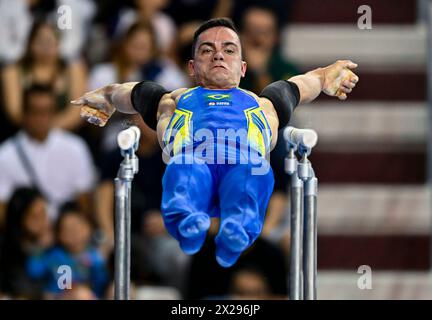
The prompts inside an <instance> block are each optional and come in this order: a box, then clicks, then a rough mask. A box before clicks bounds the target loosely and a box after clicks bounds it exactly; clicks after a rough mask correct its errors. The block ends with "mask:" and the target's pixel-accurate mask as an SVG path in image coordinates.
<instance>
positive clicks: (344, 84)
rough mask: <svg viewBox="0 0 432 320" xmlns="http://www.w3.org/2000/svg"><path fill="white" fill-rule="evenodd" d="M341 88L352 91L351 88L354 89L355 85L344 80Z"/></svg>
mask: <svg viewBox="0 0 432 320" xmlns="http://www.w3.org/2000/svg"><path fill="white" fill-rule="evenodd" d="M342 86H344V87H345V88H348V89H352V88H354V87H355V83H354V82H351V81H348V80H344V81H343V82H342Z"/></svg>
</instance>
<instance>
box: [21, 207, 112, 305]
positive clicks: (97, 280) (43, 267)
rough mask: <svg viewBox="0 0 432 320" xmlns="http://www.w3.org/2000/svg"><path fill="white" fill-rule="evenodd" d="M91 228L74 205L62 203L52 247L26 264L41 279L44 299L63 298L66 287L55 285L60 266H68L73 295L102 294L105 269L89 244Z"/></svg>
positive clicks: (100, 258)
mask: <svg viewBox="0 0 432 320" xmlns="http://www.w3.org/2000/svg"><path fill="white" fill-rule="evenodd" d="M92 231H93V228H92V224H91V223H90V221H89V220H88V218H87V217H86V215H84V214H83V213H82V212H80V211H79V209H78V207H77V206H75V205H73V204H71V203H68V204H65V205H64V206H63V208H62V210H61V213H60V216H59V218H58V220H57V223H56V229H55V236H56V242H55V246H54V247H53V248H51V249H48V250H46V251H45V252H43V253H41V254H36V255H33V256H32V257H30V259H29V261H28V264H27V268H28V273H29V275H30V276H31V277H32V278H35V279H44V280H45V297H46V298H48V299H55V298H57V299H61V298H65V297H64V296H63V294H64V290H66V289H63V288H60V287H59V285H58V281H59V277H60V276H62V275H63V274H62V273H59V272H57V271H58V268H59V267H60V266H69V267H70V269H71V277H72V278H71V285H72V289H74V287H76V286H78V287H79V288H80V292H79V293H80V294H77V295H76V297H86V298H90V299H92V298H97V297H103V295H104V293H105V289H106V287H107V285H108V282H109V279H108V269H107V266H106V262H105V260H104V259H103V257H102V256H101V255H100V253H99V252H98V251H97V250H96V249H95V248H93V247H92V246H90V240H91V236H92ZM81 287H82V288H81ZM75 290H76V288H75ZM81 293H82V294H81ZM71 297H73V295H72V294H69V298H71Z"/></svg>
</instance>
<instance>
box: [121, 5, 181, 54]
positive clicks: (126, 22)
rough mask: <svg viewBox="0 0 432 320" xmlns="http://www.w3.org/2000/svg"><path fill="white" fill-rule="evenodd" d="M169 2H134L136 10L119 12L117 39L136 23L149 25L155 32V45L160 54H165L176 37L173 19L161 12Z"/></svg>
mask: <svg viewBox="0 0 432 320" xmlns="http://www.w3.org/2000/svg"><path fill="white" fill-rule="evenodd" d="M169 2H170V1H169V0H134V4H135V7H136V9H130V8H128V9H123V10H121V12H120V16H119V21H118V24H117V28H116V35H117V37H119V36H120V37H121V36H123V35H124V34H125V32H126V31H127V30H128V29H129V28H130V26H131V25H132V24H134V23H136V22H140V23H150V24H151V25H152V27H153V29H154V30H157V33H156V34H155V36H156V44H157V47H158V49H159V50H160V51H161V52H162V53H164V54H165V53H167V52H168V50H169V49H170V47H171V46H172V43H173V40H174V38H175V36H176V32H177V30H176V25H175V23H174V21H173V19H172V18H171V17H170V16H169V15H167V14H166V13H164V12H162V11H161V10H162V9H163V8H165V7H166V6H167V5H168V4H169Z"/></svg>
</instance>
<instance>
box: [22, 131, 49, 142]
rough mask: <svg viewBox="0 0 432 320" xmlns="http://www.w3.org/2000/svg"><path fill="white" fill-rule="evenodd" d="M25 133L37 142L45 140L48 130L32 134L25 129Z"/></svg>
mask: <svg viewBox="0 0 432 320" xmlns="http://www.w3.org/2000/svg"><path fill="white" fill-rule="evenodd" d="M26 134H27V135H28V136H29V137H30V138H31V139H33V140H36V141H37V142H39V143H43V142H45V141H46V139H47V138H48V135H49V132H47V133H45V134H38V135H35V134H32V133H31V132H29V131H27V130H26Z"/></svg>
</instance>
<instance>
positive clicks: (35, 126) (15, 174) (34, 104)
mask: <svg viewBox="0 0 432 320" xmlns="http://www.w3.org/2000/svg"><path fill="white" fill-rule="evenodd" d="M55 105H56V100H55V95H54V93H53V92H52V90H51V89H50V88H48V87H44V86H32V87H30V88H29V89H27V90H26V92H25V95H24V98H23V108H24V115H23V125H24V129H23V130H21V131H19V132H18V133H17V134H16V135H15V136H13V137H11V138H9V139H8V140H6V141H5V142H4V143H3V144H2V145H0V168H2V169H1V170H0V209H1V208H3V209H4V204H5V203H6V202H7V201H8V200H9V198H10V196H11V195H12V193H13V190H14V189H15V188H16V187H19V186H36V187H37V188H38V189H39V190H40V191H41V192H42V193H43V194H44V196H45V197H46V199H47V200H48V202H49V211H48V214H49V216H50V218H52V219H55V218H56V216H57V208H58V206H59V205H61V204H62V203H64V202H66V201H70V200H73V199H77V201H79V203H80V205H81V208H82V209H83V210H84V211H85V212H86V213H90V193H89V192H90V190H91V188H92V186H93V183H94V180H95V173H94V167H93V164H92V161H91V156H90V153H89V151H88V148H87V146H86V144H85V143H84V141H82V140H81V138H79V137H77V136H75V135H74V134H72V133H69V132H66V131H63V130H61V129H52V123H53V119H54V110H55ZM3 211H4V210H0V217H2V214H1V213H2V212H3ZM0 221H2V219H0Z"/></svg>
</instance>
